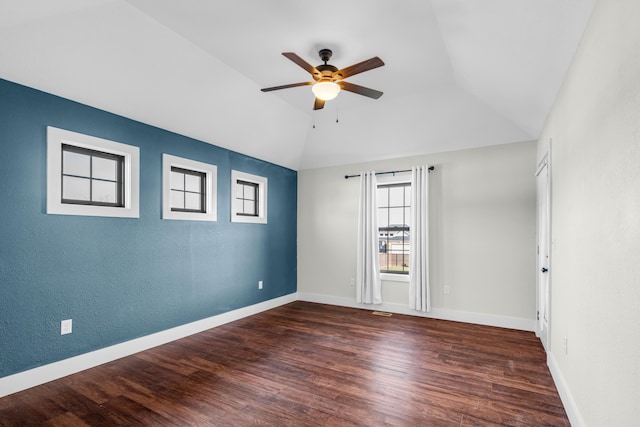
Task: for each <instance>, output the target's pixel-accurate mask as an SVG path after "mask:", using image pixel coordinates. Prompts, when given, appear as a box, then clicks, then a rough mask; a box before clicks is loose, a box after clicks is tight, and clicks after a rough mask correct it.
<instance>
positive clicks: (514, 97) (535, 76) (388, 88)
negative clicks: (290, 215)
mask: <svg viewBox="0 0 640 427" xmlns="http://www.w3.org/2000/svg"><path fill="white" fill-rule="evenodd" d="M594 3H595V0H483V1H478V0H397V1H390V0H349V1H337V0H324V1H322V2H317V1H309V0H271V1H265V0H233V1H211V0H184V1H175V0H128V1H126V0H20V1H13V0H0V78H4V79H7V80H10V81H14V82H17V83H21V84H24V85H27V86H31V87H34V88H37V89H41V90H44V91H47V92H50V93H53V94H56V95H60V96H63V97H66V98H69V99H73V100H75V101H79V102H82V103H85V104H88V105H91V106H94V107H97V108H101V109H104V110H107V111H110V112H113V113H116V114H120V115H123V116H126V117H130V118H132V119H135V120H139V121H142V122H144V123H148V124H151V125H154V126H158V127H161V128H164V129H167V130H170V131H173V132H177V133H180V134H183V135H187V136H190V137H193V138H196V139H199V140H202V141H205V142H208V143H211V144H215V145H218V146H221V147H225V148H229V149H231V150H235V151H238V152H241V153H244V154H247V155H250V156H254V157H257V158H260V159H264V160H267V161H270V162H273V163H276V164H279V165H282V166H286V167H289V168H292V169H295V170H300V169H308V168H316V167H323V166H330V165H337V164H347V163H355V162H360V161H367V160H377V159H384V158H391V157H401V156H407V155H416V154H427V153H433V152H441V151H450V150H457V149H463V148H470V147H478V146H484V145H494V144H503V143H510V142H517V141H524V140H531V139H536V138H537V137H538V135H539V133H540V131H541V130H542V126H543V124H544V121H545V119H546V116H547V114H548V112H549V110H550V108H551V106H552V104H553V101H554V99H555V96H556V94H557V92H558V90H559V88H560V85H561V83H562V80H563V78H564V75H565V73H566V71H567V68H568V66H569V64H570V62H571V60H572V57H573V54H574V52H575V49H576V47H577V44H578V42H579V40H580V37H581V35H582V32H583V30H584V28H585V26H586V24H587V21H588V19H589V16H590V14H591V10H592V9H593V7H594ZM321 48H329V49H332V50H333V52H334V55H333V58H332V59H331V61H330V63H331V64H333V65H335V66H337V67H338V68H343V67H346V66H348V65H351V64H354V63H357V62H360V61H363V60H365V59H368V58H370V57H373V56H379V57H380V58H381V59H382V60H383V61H384V62H385V64H386V65H385V66H384V67H380V68H377V69H375V70H371V71H368V72H366V73H362V74H358V75H356V76H353V77H351V78H349V81H351V82H352V83H356V84H359V85H363V86H367V87H371V88H374V89H377V90H380V91H382V92H384V95H383V96H382V97H381V98H380V99H378V100H373V99H369V98H366V97H363V96H359V95H355V94H353V93H349V92H342V93H340V94H339V95H338V98H336V99H335V100H333V101H329V102H327V104H326V106H325V108H324V109H322V110H318V111H313V110H312V107H313V99H314V98H313V95H312V93H311V90H310V87H309V86H303V87H297V88H292V89H287V90H282V91H277V92H268V93H263V92H261V91H260V88H263V87H269V86H277V85H281V84H287V83H295V82H302V81H308V80H310V78H309V75H308V74H307V73H306V72H305V71H304V70H303V69H302V68H300V67H298V66H297V65H295V64H294V63H293V62H291V61H289V60H288V59H286V58H285V57H283V56H282V55H281V52H285V51H291V52H295V53H297V54H298V55H300V56H301V57H302V58H304V59H305V60H306V61H307V62H309V63H311V64H313V65H318V64H320V63H321V61H320V59H319V57H318V50H319V49H321Z"/></svg>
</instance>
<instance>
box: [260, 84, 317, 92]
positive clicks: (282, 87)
mask: <svg viewBox="0 0 640 427" xmlns="http://www.w3.org/2000/svg"><path fill="white" fill-rule="evenodd" d="M312 84H313V82H301V83H291V84H289V85H282V86H273V87H266V88H264V89H260V90H261V91H263V92H271V91H272V90H280V89H289V88H290V87H298V86H309V85H312Z"/></svg>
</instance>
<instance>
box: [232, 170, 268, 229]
mask: <svg viewBox="0 0 640 427" xmlns="http://www.w3.org/2000/svg"><path fill="white" fill-rule="evenodd" d="M238 181H242V182H246V183H249V184H254V185H256V186H257V191H256V195H257V197H256V198H257V200H256V207H257V215H246V214H243V213H242V212H238V210H237V208H236V203H235V202H236V189H237V184H238ZM268 183H269V180H268V179H267V178H266V177H263V176H258V175H252V174H249V173H245V172H240V171H238V170H234V169H232V170H231V222H244V223H253V224H266V223H267V206H268V203H267V202H268V199H267V197H268V191H267V190H268Z"/></svg>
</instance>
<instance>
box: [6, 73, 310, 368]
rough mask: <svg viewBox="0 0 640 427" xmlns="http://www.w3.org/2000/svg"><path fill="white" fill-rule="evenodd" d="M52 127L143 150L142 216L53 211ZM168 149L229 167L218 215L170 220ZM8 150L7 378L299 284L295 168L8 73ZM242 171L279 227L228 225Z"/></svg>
mask: <svg viewBox="0 0 640 427" xmlns="http://www.w3.org/2000/svg"><path fill="white" fill-rule="evenodd" d="M212 120H215V118H214V117H212ZM47 126H55V127H59V128H62V129H67V130H71V131H74V132H80V133H85V134H87V135H92V136H97V137H100V138H105V139H110V140H113V141H118V142H122V143H125V144H130V145H135V146H138V147H140V218H139V219H125V218H101V217H80V216H63V215H47V214H46V166H45V165H46V127H47ZM256 143H260V141H256ZM162 153H169V154H173V155H176V156H180V157H186V158H190V159H193V160H198V161H202V162H207V163H212V164H215V165H217V166H218V221H217V222H215V223H211V222H193V221H168V220H162V219H161V194H162V193H161V183H162V176H161V172H162ZM0 159H1V160H0V189H1V194H2V202H1V203H0V377H2V376H6V375H9V374H14V373H17V372H20V371H23V370H26V369H29V368H33V367H36V366H40V365H43V364H46V363H50V362H54V361H57V360H61V359H64V358H67V357H70V356H74V355H78V354H82V353H85V352H88V351H92V350H96V349H99V348H102V347H106V346H109V345H112V344H115V343H119V342H123V341H126V340H130V339H133V338H136V337H140V336H144V335H147V334H149V333H153V332H158V331H161V330H164V329H167V328H171V327H174V326H178V325H181V324H184V323H187V322H190V321H194V320H198V319H202V318H206V317H209V316H212V315H215V314H219V313H222V312H226V311H229V310H232V309H237V308H240V307H244V306H247V305H250V304H254V303H258V302H261V301H265V300H268V299H271V298H275V297H278V296H282V295H286V294H289V293H292V292H295V291H296V215H297V213H296V185H297V183H296V181H297V177H296V172H295V171H292V170H289V169H285V168H282V167H279V166H275V165H273V164H270V163H267V162H264V161H260V160H257V159H254V158H250V157H247V156H244V155H241V154H238V153H235V152H231V151H228V150H225V149H221V148H219V147H215V146H212V145H209V144H205V143H202V142H199V141H195V140H192V139H189V138H186V137H183V136H180V135H176V134H173V133H170V132H167V131H164V130H161V129H158V128H155V127H151V126H148V125H145V124H142V123H139V122H135V121H132V120H129V119H126V118H123V117H120V116H116V115H113V114H110V113H107V112H104V111H100V110H96V109H94V108H90V107H87V106H84V105H81V104H78V103H75V102H71V101H69V100H65V99H62V98H59V97H55V96H52V95H49V94H46V93H42V92H39V91H36V90H33V89H29V88H26V87H24V86H19V85H16V84H13V83H10V82H7V81H4V80H0ZM231 169H237V170H241V171H243V172H248V173H252V174H256V175H261V176H265V177H267V178H268V180H269V184H268V185H269V188H268V192H269V207H268V215H269V223H268V224H267V225H261V224H237V223H234V224H232V223H231V222H230V213H229V212H230V201H229V197H230V194H229V193H230V187H231V178H230V175H231ZM258 280H263V281H264V289H263V290H261V291H258V286H257V282H258ZM67 318H71V319H73V333H72V334H71V335H65V336H61V335H60V321H61V320H63V319H67Z"/></svg>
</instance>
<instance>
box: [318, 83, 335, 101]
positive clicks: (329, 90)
mask: <svg viewBox="0 0 640 427" xmlns="http://www.w3.org/2000/svg"><path fill="white" fill-rule="evenodd" d="M311 90H312V91H313V94H314V95H315V96H316V98H318V99H321V100H323V101H331V100H332V99H333V98H335V97H336V96H338V92H340V86H338V84H337V83H335V82H332V81H319V82H317V83H315V84H314V85H313V86H311Z"/></svg>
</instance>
